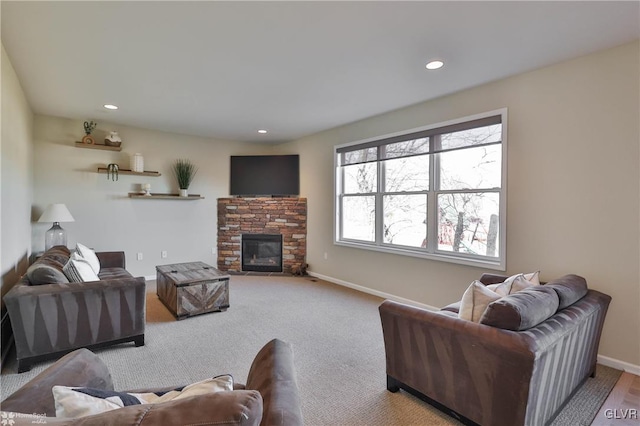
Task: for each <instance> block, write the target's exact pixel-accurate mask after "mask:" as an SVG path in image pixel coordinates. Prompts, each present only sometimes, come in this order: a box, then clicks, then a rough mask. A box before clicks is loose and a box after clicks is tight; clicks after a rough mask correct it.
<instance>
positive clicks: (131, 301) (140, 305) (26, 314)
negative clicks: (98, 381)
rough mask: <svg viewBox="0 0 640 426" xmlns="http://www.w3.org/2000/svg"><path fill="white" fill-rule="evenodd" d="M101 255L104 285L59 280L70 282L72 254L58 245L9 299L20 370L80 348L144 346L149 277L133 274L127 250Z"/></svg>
mask: <svg viewBox="0 0 640 426" xmlns="http://www.w3.org/2000/svg"><path fill="white" fill-rule="evenodd" d="M96 255H97V256H98V259H99V260H100V266H101V269H100V273H99V274H98V276H99V278H100V281H91V282H83V283H68V282H66V283H65V282H62V283H60V282H54V280H55V279H56V278H59V277H60V275H59V274H61V275H62V278H61V279H62V280H64V274H63V272H62V267H63V266H64V264H65V263H66V262H67V260H68V259H69V256H70V252H69V250H68V249H67V248H66V247H63V246H56V247H53V248H51V249H49V250H47V251H46V252H45V253H44V254H43V255H42V256H41V257H40V258H39V259H38V260H37V261H36V262H34V264H33V265H31V266H30V267H29V270H28V271H27V273H26V274H25V275H24V276H23V277H22V278H21V279H20V280H19V281H18V282H17V283H16V284H15V285H14V286H13V288H12V289H11V290H9V291H8V292H7V294H6V295H5V296H4V299H3V300H4V302H5V305H6V307H7V311H8V313H9V317H10V319H11V327H12V330H13V335H14V340H15V345H16V355H17V358H18V372H23V371H27V370H29V369H30V368H31V365H32V364H33V363H35V362H39V361H43V360H46V359H53V358H58V357H60V356H62V355H64V354H65V353H68V352H70V351H72V350H75V349H78V348H93V349H95V348H98V347H102V346H108V345H114V344H119V343H124V342H131V341H133V342H135V345H136V346H142V345H144V327H145V290H146V283H145V279H144V277H137V278H135V277H133V276H132V275H131V274H130V273H129V272H127V270H126V269H125V256H124V252H119V251H116V252H98V253H96ZM42 265H45V266H46V267H45V268H40V271H42V270H43V271H44V272H36V271H39V269H37V267H42ZM58 273H59V274H58ZM30 277H31V278H30ZM49 277H50V278H49ZM49 281H51V282H49Z"/></svg>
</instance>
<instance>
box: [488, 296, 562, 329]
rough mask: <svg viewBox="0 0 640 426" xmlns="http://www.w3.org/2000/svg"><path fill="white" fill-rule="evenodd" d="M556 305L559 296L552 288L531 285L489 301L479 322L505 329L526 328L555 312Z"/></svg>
mask: <svg viewBox="0 0 640 426" xmlns="http://www.w3.org/2000/svg"><path fill="white" fill-rule="evenodd" d="M558 305H559V298H558V295H557V293H556V291H555V290H554V289H553V288H548V287H547V286H533V287H529V288H526V289H524V290H522V291H519V292H517V293H513V294H510V295H508V296H505V297H502V298H500V299H498V300H496V301H495V302H492V303H490V304H489V306H487V309H486V310H485V311H484V314H482V317H481V318H480V324H485V325H490V326H493V327H498V328H502V329H505V330H513V331H522V330H527V329H529V328H531V327H535V326H536V325H538V324H540V323H541V322H543V321H544V320H546V319H547V318H549V317H550V316H552V315H553V314H555V313H556V311H557V310H558Z"/></svg>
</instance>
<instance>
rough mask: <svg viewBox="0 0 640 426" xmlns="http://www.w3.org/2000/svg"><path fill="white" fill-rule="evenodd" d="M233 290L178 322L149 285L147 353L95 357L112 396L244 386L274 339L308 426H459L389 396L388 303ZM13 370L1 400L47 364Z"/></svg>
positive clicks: (603, 382) (324, 293)
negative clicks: (220, 381)
mask: <svg viewBox="0 0 640 426" xmlns="http://www.w3.org/2000/svg"><path fill="white" fill-rule="evenodd" d="M230 288H231V293H230V299H231V300H230V303H231V307H230V308H229V309H228V310H227V311H226V312H221V313H212V314H206V315H201V316H198V317H193V318H188V319H185V320H182V321H176V320H175V319H174V317H173V316H172V315H171V314H170V313H169V312H168V311H167V310H166V308H165V307H164V305H162V304H161V303H160V301H159V300H158V299H157V297H156V295H155V283H154V282H150V283H148V288H147V290H148V295H147V329H146V336H145V342H146V344H145V346H143V347H140V348H136V347H134V346H133V344H126V345H120V346H117V347H112V348H107V349H102V350H100V351H98V352H97V353H98V354H99V355H100V357H101V358H102V359H103V360H104V361H105V362H106V364H107V365H108V366H109V368H110V371H111V372H112V375H113V380H114V383H115V386H116V388H117V389H119V390H125V389H133V388H142V387H156V386H168V385H180V384H187V383H191V382H195V381H198V380H202V379H204V378H207V377H211V376H214V375H217V374H224V373H231V374H232V375H233V376H234V378H235V380H236V381H239V382H244V381H245V380H246V377H247V373H248V370H249V367H250V365H251V361H252V360H253V357H254V356H255V354H256V353H257V352H258V350H259V349H260V348H261V347H262V345H264V344H265V343H266V342H268V341H269V340H271V339H272V338H275V337H277V338H280V339H282V340H285V341H288V342H290V343H292V344H293V347H294V353H295V364H296V371H297V378H298V386H299V387H300V394H301V399H302V405H303V406H302V411H303V415H304V418H305V423H306V424H308V425H455V424H459V423H458V422H456V421H455V420H453V419H452V418H450V417H448V416H446V415H444V414H442V413H440V412H439V411H437V410H435V409H434V408H432V407H431V406H429V405H428V404H426V403H424V402H422V401H420V400H419V399H417V398H414V397H413V396H411V395H409V394H407V393H405V392H398V393H396V394H392V393H390V392H387V390H386V385H385V357H384V346H383V341H382V330H381V327H380V317H379V315H378V305H379V304H380V303H381V302H382V299H380V298H378V297H375V296H370V295H367V294H363V293H360V292H357V291H354V290H350V289H347V288H343V287H340V286H337V285H334V284H331V283H327V282H323V281H320V280H317V279H314V278H311V277H305V278H294V277H259V276H232V278H231V285H230ZM11 356H15V355H10V357H11ZM15 364H16V363H15V360H13V361H9V362H8V363H7V364H6V365H5V366H3V371H2V376H1V391H2V394H1V395H2V399H4V398H5V397H6V396H8V395H10V394H11V393H12V392H13V391H15V390H16V389H17V388H19V387H20V386H21V385H22V384H24V383H25V382H27V381H28V380H30V379H31V378H33V377H34V376H35V375H37V374H38V373H39V372H40V371H42V370H43V369H44V368H45V367H47V366H48V365H50V364H51V363H50V362H49V363H42V364H38V365H36V366H34V368H33V369H32V370H31V371H29V372H26V373H22V374H16V365H15ZM619 375H620V371H618V370H614V369H611V368H607V367H603V366H598V374H597V376H596V378H595V379H588V380H587V383H586V384H585V386H583V387H582V388H581V390H580V391H579V392H578V393H577V394H576V395H575V397H574V398H572V400H571V401H570V403H569V404H568V405H567V406H566V408H565V409H564V410H563V412H562V413H561V415H560V416H559V417H558V418H557V421H556V423H554V425H556V426H563V425H588V424H590V423H591V420H592V419H593V417H594V416H595V414H596V413H597V411H598V409H599V407H600V406H601V405H602V403H603V402H604V400H605V399H606V397H607V395H608V394H609V392H610V391H611V389H612V388H613V386H614V385H615V382H616V381H617V379H618V377H619Z"/></svg>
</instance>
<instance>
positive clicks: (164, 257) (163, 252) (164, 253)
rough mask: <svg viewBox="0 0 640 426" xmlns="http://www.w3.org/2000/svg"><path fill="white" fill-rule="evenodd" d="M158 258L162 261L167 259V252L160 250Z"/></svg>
mask: <svg viewBox="0 0 640 426" xmlns="http://www.w3.org/2000/svg"><path fill="white" fill-rule="evenodd" d="M160 257H161V258H163V259H166V258H167V251H166V250H162V252H161V253H160Z"/></svg>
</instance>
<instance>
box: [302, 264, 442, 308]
mask: <svg viewBox="0 0 640 426" xmlns="http://www.w3.org/2000/svg"><path fill="white" fill-rule="evenodd" d="M307 273H308V274H309V275H311V276H312V277H316V278H320V279H321V280H324V281H329V282H330V283H334V284H338V285H341V286H343V287H348V288H352V289H354V290H358V291H361V292H363V293H367V294H372V295H374V296H378V297H382V298H383V299H389V300H393V301H394V302H399V303H404V304H406V305H411V306H417V307H419V308H423V309H426V310H428V311H438V310H440V308H436V307H435V306H431V305H425V304H424V303H419V302H416V301H415V300H410V299H405V298H404V297H400V296H396V295H394V294H390V293H385V292H384V291H378V290H374V289H371V288H368V287H364V286H361V285H358V284H353V283H350V282H348V281H343V280H339V279H337V278H333V277H329V276H327V275H322V274H318V273H316V272H311V271H307Z"/></svg>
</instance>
